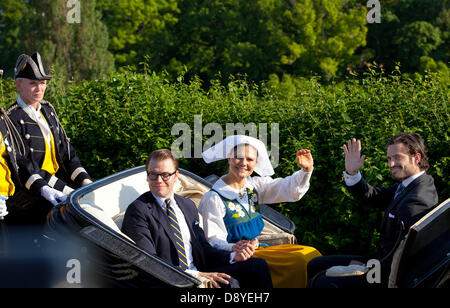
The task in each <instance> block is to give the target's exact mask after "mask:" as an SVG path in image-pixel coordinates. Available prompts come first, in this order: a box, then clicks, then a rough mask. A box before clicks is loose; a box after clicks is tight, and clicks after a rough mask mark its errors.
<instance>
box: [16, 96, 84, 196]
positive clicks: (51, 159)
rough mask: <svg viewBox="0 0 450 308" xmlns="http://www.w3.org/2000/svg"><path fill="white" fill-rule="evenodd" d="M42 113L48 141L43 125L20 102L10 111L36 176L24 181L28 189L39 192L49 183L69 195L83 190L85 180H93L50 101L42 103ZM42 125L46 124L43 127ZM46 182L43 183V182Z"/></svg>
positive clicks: (32, 175)
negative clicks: (76, 189) (78, 189)
mask: <svg viewBox="0 0 450 308" xmlns="http://www.w3.org/2000/svg"><path fill="white" fill-rule="evenodd" d="M40 104H41V109H40V112H39V113H38V116H39V115H40V116H41V117H42V118H40V119H39V120H40V122H41V121H43V122H44V123H46V124H47V127H48V128H49V130H50V131H49V132H48V134H47V135H48V138H46V137H45V136H44V134H43V132H42V129H41V127H40V124H38V122H37V121H35V120H34V119H32V118H31V117H30V115H29V114H28V113H27V112H26V111H25V110H24V108H22V107H21V106H20V105H19V103H18V102H16V103H15V104H13V105H12V106H11V107H10V108H9V109H8V115H9V117H10V119H11V121H12V122H13V123H14V125H15V127H16V128H17V130H18V131H19V134H20V135H21V136H22V137H23V142H24V143H25V148H26V153H25V156H26V158H27V159H28V160H29V161H30V162H31V164H32V166H33V170H35V171H34V173H32V174H30V177H29V178H28V179H26V181H25V182H24V186H25V187H26V189H28V190H30V191H32V192H36V193H39V191H40V189H41V188H42V187H43V186H44V185H46V184H47V183H48V185H49V186H50V187H52V188H54V189H57V190H59V191H61V192H64V193H65V194H68V193H70V192H71V191H72V190H73V189H74V188H78V187H81V184H82V182H83V181H84V180H85V179H89V180H90V179H91V178H90V176H89V174H88V173H87V172H86V170H85V169H84V168H83V167H82V165H81V163H80V160H79V158H78V156H77V154H76V152H75V149H74V147H73V146H72V144H71V143H70V140H69V138H68V137H67V135H66V133H65V131H64V129H63V127H62V126H61V124H60V122H59V120H58V117H57V114H56V112H55V109H54V108H53V106H52V105H51V104H50V103H49V102H47V101H41V102H40ZM41 125H42V124H41ZM42 179H43V180H44V181H45V182H42V181H41V180H42Z"/></svg>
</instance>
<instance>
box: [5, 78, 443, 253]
mask: <svg viewBox="0 0 450 308" xmlns="http://www.w3.org/2000/svg"><path fill="white" fill-rule="evenodd" d="M396 74H398V72H396ZM396 74H394V75H393V76H391V77H385V76H384V75H383V74H379V73H376V72H375V70H370V71H369V72H368V73H367V75H366V76H365V78H364V79H362V80H356V79H348V80H346V81H345V82H340V83H331V84H329V85H322V84H320V83H319V81H318V79H317V78H311V79H305V78H292V77H290V76H289V75H286V76H284V77H283V78H282V79H281V80H279V79H278V77H276V76H272V77H271V79H270V81H269V82H267V83H266V84H262V85H255V84H251V83H249V82H247V81H245V80H242V79H235V80H232V81H231V82H230V83H228V84H227V85H223V83H222V82H221V81H219V80H216V81H213V82H212V85H211V87H210V88H209V90H204V89H203V87H202V83H201V81H200V80H199V79H192V80H185V79H184V78H185V77H184V76H180V77H179V78H178V79H179V81H178V82H169V81H168V80H167V75H164V74H162V75H161V74H155V73H146V74H135V73H132V72H125V73H120V74H119V73H116V74H111V75H110V76H109V77H108V78H102V79H98V80H94V81H89V82H88V81H84V82H79V83H70V84H68V85H64V84H63V81H62V80H52V81H51V82H50V84H49V87H48V94H47V96H46V98H47V99H48V100H49V101H51V102H52V103H53V104H54V105H55V107H56V109H57V111H58V113H59V116H60V119H61V121H62V124H63V125H64V127H65V128H66V131H67V133H68V135H69V137H70V138H71V139H72V141H73V143H74V145H75V147H76V149H77V152H78V154H79V156H80V158H81V161H82V162H83V165H84V166H85V167H86V169H87V170H88V171H89V172H90V174H91V175H92V176H93V177H94V178H95V179H99V178H102V177H104V176H107V175H109V174H112V173H115V172H118V171H121V170H124V169H127V168H131V167H134V166H137V165H141V164H143V163H144V161H145V158H146V157H147V155H148V154H149V153H150V152H151V151H153V150H155V149H157V148H162V147H165V148H170V147H171V145H172V143H173V142H174V141H175V140H176V139H177V138H179V137H180V134H178V135H177V134H176V133H175V134H172V133H171V130H172V127H173V126H174V125H175V124H177V123H186V124H187V125H188V126H189V127H190V129H191V147H192V152H191V153H192V154H194V150H195V148H194V143H195V140H194V129H195V124H194V117H195V116H200V115H201V117H202V125H201V126H202V127H200V129H202V128H205V126H206V125H207V124H208V123H218V124H220V126H221V127H222V128H223V130H224V134H226V125H227V123H243V124H244V125H246V124H248V123H252V122H253V123H256V124H259V123H267V125H268V127H269V129H268V130H269V132H270V127H271V125H272V124H274V123H278V124H279V128H280V132H279V142H280V144H279V155H280V162H279V165H278V167H277V168H276V169H275V171H276V176H287V175H289V174H292V172H294V171H296V170H298V167H297V166H296V163H295V152H296V150H298V149H300V148H308V149H311V150H312V153H313V157H314V161H315V166H314V172H313V177H312V180H311V188H310V190H309V191H308V193H307V194H306V195H305V196H304V197H303V198H302V199H301V200H300V201H299V202H297V203H286V204H280V205H276V206H275V207H276V208H277V209H278V210H280V211H281V212H282V213H284V214H285V215H287V216H288V217H290V218H291V219H292V220H293V221H294V222H295V223H296V226H297V230H296V235H297V238H298V240H299V242H300V243H302V244H307V245H313V246H315V247H317V248H319V250H320V251H321V252H322V253H326V254H328V253H334V252H337V253H346V252H347V253H362V254H365V253H368V252H373V251H374V249H375V246H376V243H377V239H378V236H379V234H378V231H377V230H378V228H379V223H380V219H381V215H382V213H381V212H380V211H379V210H377V209H373V208H368V207H365V206H364V205H361V204H358V203H357V202H356V201H355V200H354V199H352V197H351V196H350V195H349V194H348V193H347V192H346V190H345V189H344V188H343V186H342V171H343V170H344V162H343V151H342V148H341V147H342V144H343V143H344V142H346V141H347V140H348V139H349V138H351V137H356V138H360V139H361V141H362V146H363V153H364V154H366V156H367V158H366V162H365V165H364V167H363V170H362V174H363V176H364V177H365V178H366V179H367V181H368V182H369V183H371V184H372V185H377V186H379V185H388V184H391V183H392V180H391V179H390V172H389V169H388V167H387V163H386V148H385V145H386V143H387V141H388V139H389V138H390V137H391V136H393V135H394V134H398V133H400V132H403V131H414V132H416V133H418V134H419V135H421V136H422V137H423V138H424V140H425V142H426V144H427V146H428V147H429V156H430V164H431V168H430V170H429V173H430V174H431V175H433V176H434V178H435V183H436V186H437V188H438V192H439V195H440V200H441V201H443V200H445V199H446V198H448V197H449V196H450V186H449V184H450V153H449V151H448V149H449V148H450V138H449V137H450V136H449V131H450V130H449V123H450V119H449V117H450V112H449V106H448V102H449V101H450V100H449V91H448V79H447V80H445V79H443V78H441V77H440V76H439V75H436V74H427V75H425V76H424V77H421V76H419V77H418V78H415V79H410V78H408V77H406V76H402V75H396ZM2 89H3V91H4V97H5V98H4V100H3V103H2V105H3V106H5V107H6V106H7V105H9V104H10V103H11V102H12V101H13V100H14V99H15V97H16V94H15V89H14V83H13V81H12V80H3V82H2ZM1 102H2V101H1V100H0V103H1ZM211 137H212V136H211V135H210V134H209V135H208V134H207V133H206V132H204V133H203V137H202V139H201V141H202V142H203V145H204V144H205V142H206V141H207V140H208V139H209V138H211ZM273 137H274V136H269V137H268V139H267V143H268V145H269V143H270V142H271V140H272V138H273ZM202 150H203V149H202ZM180 166H181V167H182V168H185V169H187V170H190V171H192V172H194V173H196V174H198V175H200V176H207V175H209V174H212V173H214V174H217V175H221V174H224V173H225V172H226V171H227V166H226V163H225V162H217V163H213V164H211V165H206V164H205V163H204V162H203V160H202V159H201V158H182V159H181V161H180Z"/></svg>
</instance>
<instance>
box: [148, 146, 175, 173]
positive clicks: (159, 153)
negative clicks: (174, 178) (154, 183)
mask: <svg viewBox="0 0 450 308" xmlns="http://www.w3.org/2000/svg"><path fill="white" fill-rule="evenodd" d="M152 159H154V160H158V161H161V160H166V159H171V160H172V161H173V165H174V166H175V170H178V158H176V157H175V155H174V154H173V153H172V151H170V150H168V149H160V150H156V151H153V152H152V153H151V154H150V155H149V156H148V158H147V160H146V162H145V171H147V172H148V166H149V165H150V161H151V160H152Z"/></svg>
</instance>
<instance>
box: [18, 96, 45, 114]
mask: <svg viewBox="0 0 450 308" xmlns="http://www.w3.org/2000/svg"><path fill="white" fill-rule="evenodd" d="M17 103H18V104H19V106H20V107H21V108H22V109H23V110H25V112H27V110H29V109H31V110H33V112H35V113H39V112H41V108H42V105H41V104H40V103H39V107H38V109H37V110H36V109H34V108H33V107H31V106H30V105H28V104H27V103H25V101H24V100H23V98H22V97H21V96H20V95H19V97H18V98H17ZM27 113H28V112H27Z"/></svg>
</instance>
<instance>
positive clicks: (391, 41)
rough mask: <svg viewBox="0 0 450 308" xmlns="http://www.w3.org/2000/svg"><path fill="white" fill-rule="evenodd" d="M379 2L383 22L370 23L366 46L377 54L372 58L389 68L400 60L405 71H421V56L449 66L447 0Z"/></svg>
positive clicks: (448, 13)
mask: <svg viewBox="0 0 450 308" xmlns="http://www.w3.org/2000/svg"><path fill="white" fill-rule="evenodd" d="M380 3H381V23H380V24H371V25H368V29H369V32H368V34H367V49H370V50H372V51H373V53H374V54H375V56H374V57H373V58H370V60H374V61H376V62H377V63H382V64H383V65H384V67H385V68H386V69H387V71H391V70H394V67H395V66H396V65H397V63H398V62H400V63H401V64H402V71H403V72H408V73H410V72H417V71H421V69H422V68H423V63H422V62H421V57H428V58H431V59H433V61H435V62H440V63H441V64H440V66H441V67H442V66H444V65H445V66H448V63H449V59H450V58H449V55H450V54H449V52H450V49H449V48H448V46H449V45H450V8H449V1H448V0H438V1H436V0H386V1H380ZM366 60H367V59H366ZM442 69H443V70H445V69H444V68H442ZM422 72H423V70H422Z"/></svg>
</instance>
